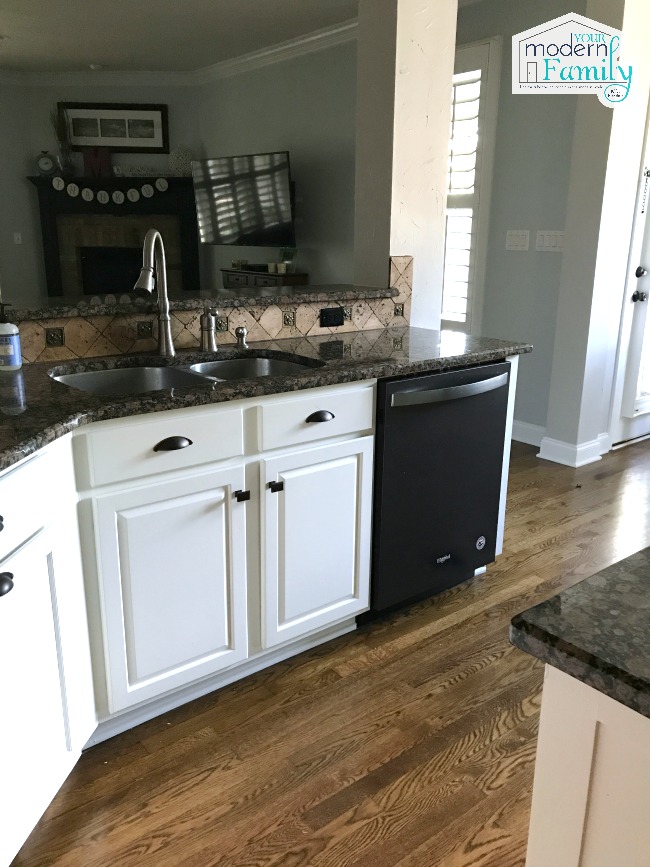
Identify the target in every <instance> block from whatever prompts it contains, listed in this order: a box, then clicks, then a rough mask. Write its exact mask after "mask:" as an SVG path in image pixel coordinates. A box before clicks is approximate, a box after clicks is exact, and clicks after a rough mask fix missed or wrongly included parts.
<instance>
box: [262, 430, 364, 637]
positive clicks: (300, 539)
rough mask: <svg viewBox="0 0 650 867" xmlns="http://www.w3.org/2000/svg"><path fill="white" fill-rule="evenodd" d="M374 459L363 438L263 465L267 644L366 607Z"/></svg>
mask: <svg viewBox="0 0 650 867" xmlns="http://www.w3.org/2000/svg"><path fill="white" fill-rule="evenodd" d="M372 457H373V438H372V437H363V438H361V439H355V440H351V441H349V442H345V443H337V444H335V445H329V446H322V447H320V448H315V449H306V450H305V451H302V452H298V453H294V454H290V455H282V456H280V457H277V458H272V459H270V460H264V461H262V462H261V487H262V540H263V551H262V594H263V603H262V611H263V614H262V616H263V635H262V641H263V644H264V647H273V646H274V645H277V644H282V643H283V642H285V641H289V640H290V639H294V638H298V637H299V636H301V635H306V634H307V633H309V632H312V631H314V630H317V629H321V628H323V627H325V626H328V625H330V624H333V623H336V622H338V621H340V620H344V619H345V618H348V617H352V616H353V615H355V614H358V613H359V612H361V611H365V610H367V608H368V598H369V590H368V587H369V574H370V515H371V496H372ZM271 482H274V483H276V484H275V485H274V487H275V488H277V487H278V483H279V484H280V485H281V486H282V489H281V490H276V491H275V492H274V491H273V490H272V489H271V488H270V487H269V483H271Z"/></svg>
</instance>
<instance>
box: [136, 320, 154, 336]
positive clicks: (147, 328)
mask: <svg viewBox="0 0 650 867" xmlns="http://www.w3.org/2000/svg"><path fill="white" fill-rule="evenodd" d="M136 331H137V335H138V338H139V339H141V340H142V339H146V338H148V337H153V322H151V321H149V322H138V324H137V326H136Z"/></svg>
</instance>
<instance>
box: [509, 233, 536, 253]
mask: <svg viewBox="0 0 650 867" xmlns="http://www.w3.org/2000/svg"><path fill="white" fill-rule="evenodd" d="M529 247H530V232H529V231H528V229H508V231H507V232H506V250H528V249H529Z"/></svg>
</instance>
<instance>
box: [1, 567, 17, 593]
mask: <svg viewBox="0 0 650 867" xmlns="http://www.w3.org/2000/svg"><path fill="white" fill-rule="evenodd" d="M13 577H14V575H13V572H0V596H6V595H7V593H9V592H11V591H12V590H13V589H14V582H13Z"/></svg>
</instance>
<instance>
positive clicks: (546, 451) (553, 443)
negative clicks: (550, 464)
mask: <svg viewBox="0 0 650 867" xmlns="http://www.w3.org/2000/svg"><path fill="white" fill-rule="evenodd" d="M609 449H610V442H609V436H608V434H604V433H603V434H599V435H598V436H597V437H596V439H593V440H589V441H588V442H586V443H577V444H575V443H567V442H563V441H562V440H555V439H553V438H552V437H544V438H543V439H542V442H541V444H540V450H539V454H538V455H537V457H538V458H542V459H543V460H545V461H554V462H555V463H556V464H564V465H565V466H567V467H584V466H585V464H593V463H594V461H599V460H600V459H601V458H602V456H603V455H604V454H606V453H607V452H608V451H609Z"/></svg>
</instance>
